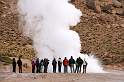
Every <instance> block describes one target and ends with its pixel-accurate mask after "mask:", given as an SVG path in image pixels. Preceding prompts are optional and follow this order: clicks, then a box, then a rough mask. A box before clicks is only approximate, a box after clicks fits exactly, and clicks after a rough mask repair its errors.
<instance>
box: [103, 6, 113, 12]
mask: <svg viewBox="0 0 124 82" xmlns="http://www.w3.org/2000/svg"><path fill="white" fill-rule="evenodd" d="M102 10H103V11H104V12H106V13H112V5H111V4H108V5H105V6H104V7H102Z"/></svg>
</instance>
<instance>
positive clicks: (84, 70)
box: [83, 59, 88, 73]
mask: <svg viewBox="0 0 124 82" xmlns="http://www.w3.org/2000/svg"><path fill="white" fill-rule="evenodd" d="M87 65H88V63H87V61H86V60H85V59H84V61H83V73H86V69H87Z"/></svg>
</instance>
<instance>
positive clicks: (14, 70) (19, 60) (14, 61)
mask: <svg viewBox="0 0 124 82" xmlns="http://www.w3.org/2000/svg"><path fill="white" fill-rule="evenodd" d="M16 64H18V67H19V73H22V61H21V58H20V57H19V59H18V60H17V62H16V60H15V58H13V61H12V66H13V72H16Z"/></svg>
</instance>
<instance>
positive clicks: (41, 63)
mask: <svg viewBox="0 0 124 82" xmlns="http://www.w3.org/2000/svg"><path fill="white" fill-rule="evenodd" d="M39 71H40V73H43V59H42V60H41V61H40V66H39Z"/></svg>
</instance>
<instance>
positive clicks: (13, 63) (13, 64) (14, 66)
mask: <svg viewBox="0 0 124 82" xmlns="http://www.w3.org/2000/svg"><path fill="white" fill-rule="evenodd" d="M12 66H13V72H15V73H16V60H15V58H13V61H12Z"/></svg>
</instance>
